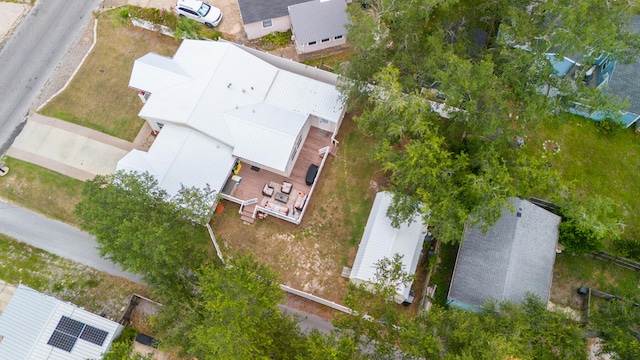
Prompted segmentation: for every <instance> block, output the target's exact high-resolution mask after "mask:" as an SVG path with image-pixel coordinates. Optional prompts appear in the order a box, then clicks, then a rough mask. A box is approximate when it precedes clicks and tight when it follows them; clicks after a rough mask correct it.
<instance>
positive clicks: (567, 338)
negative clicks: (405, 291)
mask: <svg viewBox="0 0 640 360" xmlns="http://www.w3.org/2000/svg"><path fill="white" fill-rule="evenodd" d="M398 263H399V259H398V258H397V257H396V258H393V259H388V260H387V261H385V262H382V263H380V264H378V269H379V271H378V272H377V275H376V277H375V279H374V281H373V286H369V287H365V286H350V288H349V292H348V295H347V298H346V299H345V304H348V306H350V307H352V308H353V309H354V310H355V311H356V313H355V314H354V315H353V316H352V315H345V316H343V317H341V319H340V320H339V321H338V322H337V323H336V325H337V326H338V328H339V329H340V332H339V333H337V334H336V335H334V336H338V338H333V339H332V340H331V341H325V342H321V341H317V342H316V344H317V343H320V344H321V345H324V346H328V347H330V348H331V349H333V352H330V351H328V350H327V351H326V352H325V353H329V354H338V356H334V357H333V358H346V357H340V356H341V355H344V354H347V353H349V352H348V351H345V350H350V351H351V352H352V353H349V355H351V358H356V359H358V358H359V359H397V358H405V359H425V358H426V359H487V360H493V359H511V358H517V359H584V358H585V356H586V347H585V343H584V340H583V331H582V329H581V327H580V324H579V323H578V322H577V321H575V320H573V319H571V318H570V317H568V316H567V315H566V314H564V313H562V312H555V311H548V310H547V309H546V306H545V304H543V303H542V302H541V301H539V300H538V299H537V298H536V297H533V296H527V297H526V298H525V300H524V301H523V303H522V304H513V303H508V302H504V303H500V304H496V303H488V304H486V305H485V307H484V308H482V309H480V310H479V311H477V312H471V311H464V310H460V309H457V308H444V307H440V306H438V305H434V306H432V308H431V309H430V310H429V312H428V313H422V314H420V315H418V316H417V317H409V316H407V315H406V311H402V310H401V307H399V306H398V305H397V304H395V303H393V302H390V301H389V299H390V297H391V296H392V295H393V294H395V291H396V286H397V285H398V284H400V283H402V282H403V281H406V280H407V279H406V273H404V272H403V270H402V268H401V266H399V265H398ZM390 279H396V281H395V282H394V281H389V280H390ZM363 315H366V316H363ZM316 347H320V346H317V345H316Z"/></svg>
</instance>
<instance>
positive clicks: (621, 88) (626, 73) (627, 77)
mask: <svg viewBox="0 0 640 360" xmlns="http://www.w3.org/2000/svg"><path fill="white" fill-rule="evenodd" d="M630 25H631V28H632V29H633V30H634V31H635V32H636V33H640V15H635V16H634V17H632V18H631V24H630ZM607 92H608V93H610V94H613V95H616V96H618V97H619V98H621V99H623V100H624V99H626V98H629V103H630V104H631V106H630V107H629V109H628V111H629V112H631V113H634V114H636V115H640V58H637V59H636V62H634V63H631V64H622V63H620V62H618V63H616V67H615V70H614V71H613V75H612V76H611V82H610V84H609V89H608V91H607Z"/></svg>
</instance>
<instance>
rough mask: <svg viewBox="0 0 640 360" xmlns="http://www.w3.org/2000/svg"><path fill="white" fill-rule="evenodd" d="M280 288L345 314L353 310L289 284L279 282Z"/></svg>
mask: <svg viewBox="0 0 640 360" xmlns="http://www.w3.org/2000/svg"><path fill="white" fill-rule="evenodd" d="M280 289H282V290H283V291H285V292H288V293H290V294H294V295H297V296H300V297H302V298H305V299H307V300H311V301H314V302H317V303H319V304H322V305H325V306H328V307H330V308H332V309H335V310H338V311H342V312H344V313H347V314H353V310H351V309H349V308H348V307H346V306H344V305H340V304H338V303H335V302H333V301H330V300H327V299H323V298H321V297H319V296H316V295H313V294H309V293H308V292H304V291H302V290H298V289H294V288H292V287H290V286H287V285H283V284H280Z"/></svg>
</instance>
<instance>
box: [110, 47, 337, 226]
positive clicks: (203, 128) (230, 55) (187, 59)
mask: <svg viewBox="0 0 640 360" xmlns="http://www.w3.org/2000/svg"><path fill="white" fill-rule="evenodd" d="M251 51H252V50H251V49H245V48H244V47H242V46H239V45H236V44H233V43H229V42H214V41H197V40H184V41H183V42H182V45H181V46H180V48H179V49H178V51H177V52H176V54H175V55H174V57H173V58H167V57H164V56H160V55H157V54H153V53H149V54H147V55H145V56H143V57H141V58H140V59H138V60H136V61H135V63H134V66H133V71H132V73H131V79H130V82H129V86H130V87H132V88H134V89H136V90H138V91H139V95H140V97H141V99H142V100H143V101H144V102H145V104H144V106H143V108H142V110H141V111H140V113H139V116H140V117H141V118H143V119H145V120H146V121H147V123H148V124H149V125H150V126H151V128H152V129H153V130H154V131H155V132H157V137H156V139H155V141H154V143H153V144H152V146H151V148H150V149H149V151H148V152H143V151H139V150H132V151H131V152H130V153H129V154H127V155H126V156H125V157H124V158H122V159H121V160H120V161H119V162H118V166H117V169H118V170H126V171H136V172H145V171H146V172H149V173H150V174H152V175H154V176H155V177H156V178H157V179H158V182H159V186H160V187H161V188H164V189H165V190H167V192H168V193H169V194H170V195H175V194H177V193H178V191H179V190H180V188H181V187H182V186H183V185H184V186H187V187H197V188H204V187H205V186H206V185H207V184H208V185H209V186H210V187H211V189H213V190H215V191H217V192H218V193H221V194H224V195H225V198H226V199H228V200H230V201H234V202H237V203H239V204H241V205H242V206H244V205H247V203H246V201H248V200H251V201H252V202H251V204H255V203H257V202H258V201H259V200H258V198H259V197H261V196H262V195H260V190H261V189H263V186H268V184H270V182H278V183H280V184H281V183H283V182H284V181H288V182H289V183H290V184H294V186H293V190H294V191H291V188H289V189H288V191H289V192H288V194H291V196H290V197H288V196H287V197H285V196H279V197H277V198H276V200H277V201H278V202H280V204H277V205H278V207H277V209H278V210H279V212H280V213H282V214H280V215H286V216H285V218H286V220H289V221H292V222H296V223H299V220H300V219H301V215H299V214H297V215H296V212H297V211H296V210H300V211H301V210H302V209H303V208H304V205H305V204H306V201H307V199H308V197H309V196H310V193H311V191H312V189H313V186H315V183H314V182H313V181H312V184H313V185H312V184H308V183H307V184H305V182H304V181H301V180H300V179H303V180H304V178H305V174H304V172H306V171H307V168H308V167H309V166H310V164H314V163H315V162H316V160H317V162H320V161H321V162H322V163H321V164H324V159H325V158H326V156H327V154H328V153H329V148H330V147H331V146H332V145H334V144H337V142H335V139H334V137H335V135H336V134H337V131H338V129H339V127H340V123H341V121H342V118H343V116H344V112H345V106H344V100H343V96H342V95H341V94H340V92H339V91H338V89H337V88H336V86H335V85H336V81H337V76H336V75H335V74H331V73H328V72H323V71H321V70H318V69H315V68H308V67H306V66H304V65H302V64H298V63H295V62H293V61H289V60H286V59H281V58H279V57H274V56H271V55H269V54H265V53H259V52H255V53H251ZM274 64H278V66H280V67H278V66H276V65H274ZM281 67H286V68H287V69H288V70H290V71H287V70H284V69H283V68H281ZM296 72H297V73H296ZM305 72H306V73H307V74H308V75H309V76H313V77H314V78H316V79H317V78H321V79H325V80H326V81H328V82H333V83H327V82H322V81H319V80H314V79H312V78H309V77H307V76H303V75H300V74H304V73H305ZM310 139H311V140H310ZM316 139H318V140H317V141H316ZM307 145H308V146H314V147H313V148H312V149H310V150H305V148H306V147H308V146H307ZM305 151H306V152H305ZM303 153H304V154H305V155H304V156H301V154H303ZM308 154H313V156H312V155H308ZM318 155H320V156H318ZM242 165H245V166H244V168H242ZM250 169H251V170H253V171H251V170H250ZM260 170H262V171H261V172H259V171H260ZM320 170H321V167H320ZM243 178H244V180H243ZM241 181H242V186H239V185H240V182H241ZM251 181H254V182H255V183H252V182H251ZM252 184H253V185H252ZM226 185H232V186H226ZM273 187H275V186H272V188H273ZM253 188H256V189H253ZM236 189H237V190H238V191H236ZM279 191H280V189H278V192H279ZM298 194H302V195H308V196H302V197H304V199H300V202H296V200H298V199H297V198H296V195H298ZM263 200H264V201H263V203H262V204H260V205H259V206H262V205H266V204H265V203H264V202H266V201H267V200H268V199H263ZM271 203H272V204H275V203H274V202H273V201H271ZM294 203H296V208H297V209H294V208H293V205H294ZM265 212H267V213H269V212H270V211H268V210H265ZM249 215H250V217H251V218H255V215H256V213H255V212H253V213H252V214H249ZM274 215H275V214H274Z"/></svg>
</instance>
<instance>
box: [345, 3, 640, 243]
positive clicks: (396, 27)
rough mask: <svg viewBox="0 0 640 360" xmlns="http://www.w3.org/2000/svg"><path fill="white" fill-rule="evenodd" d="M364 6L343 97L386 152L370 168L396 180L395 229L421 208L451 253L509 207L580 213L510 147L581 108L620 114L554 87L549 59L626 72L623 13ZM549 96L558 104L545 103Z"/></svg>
mask: <svg viewBox="0 0 640 360" xmlns="http://www.w3.org/2000/svg"><path fill="white" fill-rule="evenodd" d="M366 4H367V6H365V7H364V8H365V9H363V8H361V7H357V6H352V7H350V8H349V9H350V10H349V11H350V13H351V15H352V20H353V26H352V27H351V28H350V29H349V39H350V41H352V42H353V44H354V52H353V55H352V57H351V59H350V62H349V66H347V67H346V70H345V75H346V76H347V77H348V78H349V79H352V80H353V81H352V82H350V83H349V84H348V85H346V86H345V91H346V92H347V93H348V95H349V96H350V99H351V100H353V102H352V106H358V107H359V106H362V105H364V110H363V112H362V114H361V115H360V116H358V117H357V119H356V120H357V121H358V122H359V125H360V127H361V129H363V130H364V131H366V132H367V133H369V134H373V135H374V136H375V137H376V138H378V139H379V140H380V141H379V143H378V146H377V147H376V148H375V149H374V157H375V159H376V160H378V161H379V162H380V163H381V164H382V165H383V168H384V169H385V170H386V171H387V172H388V174H389V175H390V176H391V180H392V183H391V186H392V189H391V190H392V191H393V192H394V193H395V195H396V196H395V200H394V206H393V207H392V211H391V212H390V214H391V215H392V216H393V217H394V218H395V220H396V222H397V223H399V222H401V221H404V220H407V219H408V218H410V217H411V214H413V213H414V212H415V210H416V209H417V208H420V210H422V214H423V217H424V219H425V220H426V218H429V224H430V225H432V226H433V231H434V233H435V234H436V236H438V237H439V238H440V239H441V240H444V241H447V242H450V241H458V240H459V239H460V238H461V232H462V228H463V224H464V223H466V222H467V221H469V220H470V221H471V223H472V224H475V223H481V224H484V225H485V226H487V225H490V224H492V223H493V222H495V221H496V220H497V217H498V216H499V214H500V210H501V208H502V206H504V204H505V200H506V199H507V198H508V197H510V196H521V197H525V198H526V197H529V196H532V195H538V196H540V195H544V196H546V197H548V198H550V199H551V200H554V201H558V202H559V203H560V204H561V205H564V204H568V205H571V204H574V202H573V201H572V200H571V191H567V189H568V186H566V185H564V184H561V182H560V180H559V179H560V177H559V176H558V174H556V172H555V171H554V170H552V169H549V168H548V167H546V163H545V162H542V161H540V160H539V159H530V158H527V156H526V155H524V154H523V153H522V151H520V150H519V149H518V148H517V147H516V146H515V145H514V144H515V143H516V141H515V140H516V139H517V138H518V137H523V138H524V137H525V131H526V130H527V129H532V128H533V127H534V126H535V125H536V124H537V123H539V122H540V121H543V120H544V119H545V118H547V117H549V116H550V115H549V114H550V112H551V111H555V110H558V109H561V108H566V106H567V105H568V104H570V103H571V102H573V101H576V100H580V101H581V102H583V103H588V104H590V105H591V106H592V107H593V109H594V110H595V109H601V110H606V111H608V112H609V113H612V114H613V113H615V112H614V111H613V110H614V109H617V107H618V106H619V103H618V102H617V101H614V100H612V99H609V98H608V97H606V96H604V95H603V93H602V92H601V91H596V90H594V89H591V88H588V87H586V86H585V85H584V84H583V83H582V82H581V81H578V82H575V83H574V84H568V83H565V82H562V81H556V82H554V80H553V77H552V76H551V74H552V72H553V68H552V66H551V64H550V62H549V61H548V59H547V58H546V57H545V53H546V52H549V51H554V52H557V53H559V54H572V53H576V52H580V53H582V54H583V56H584V57H585V58H586V61H592V60H594V59H595V58H596V57H597V56H599V55H600V54H602V53H606V54H608V55H611V56H614V57H616V58H617V59H620V60H628V59H629V58H630V57H629V56H628V55H629V54H634V53H636V51H637V49H638V48H639V47H640V46H639V44H640V42H638V40H637V38H638V37H637V36H635V35H632V34H631V33H630V29H628V28H627V26H626V24H627V22H626V20H628V18H629V16H630V14H631V13H630V11H629V10H630V8H629V6H628V5H627V4H625V3H624V2H602V1H597V0H580V1H577V2H576V1H570V2H569V1H560V2H554V1H542V2H531V1H480V2H478V1H466V0H460V1H456V0H450V1H439V0H417V1H395V0H371V1H366ZM594 19H598V21H594ZM596 28H597V29H596ZM478 34H480V35H478ZM482 34H486V35H487V41H486V43H482V41H480V40H482ZM576 39H580V41H576ZM550 83H551V84H550ZM549 84H550V85H552V86H554V87H557V88H558V89H560V90H561V91H562V94H563V96H559V97H556V98H554V99H550V98H548V97H546V96H544V95H541V94H539V93H538V89H539V87H540V86H543V85H549ZM433 101H438V102H444V103H446V105H447V106H448V107H447V108H444V110H445V111H446V113H447V114H441V115H446V116H444V117H446V118H443V117H442V116H440V115H438V114H436V113H435V112H434V111H433V109H434V107H435V106H436V105H437V103H435V102H433ZM525 176H526V177H525Z"/></svg>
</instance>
